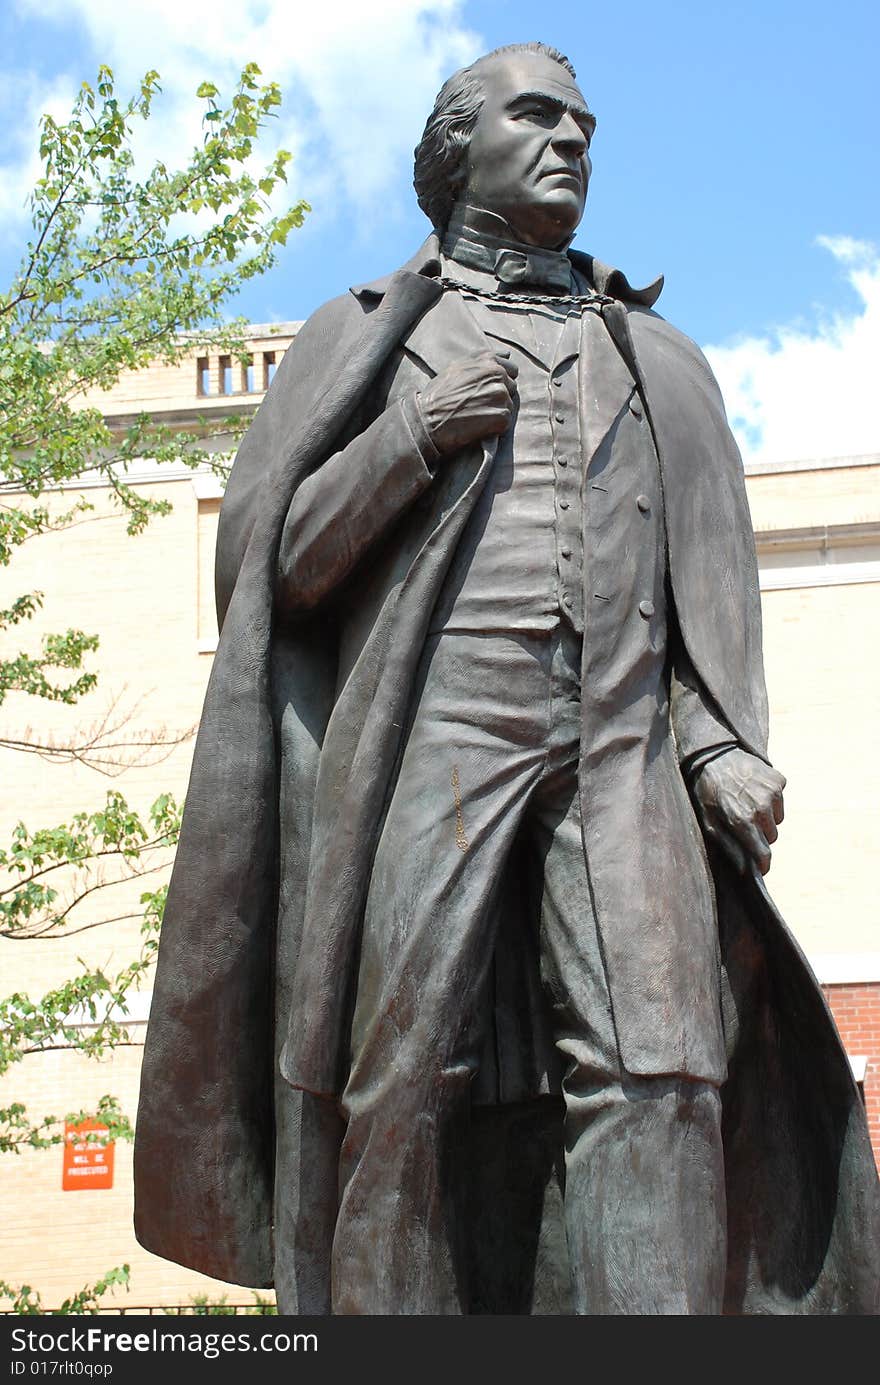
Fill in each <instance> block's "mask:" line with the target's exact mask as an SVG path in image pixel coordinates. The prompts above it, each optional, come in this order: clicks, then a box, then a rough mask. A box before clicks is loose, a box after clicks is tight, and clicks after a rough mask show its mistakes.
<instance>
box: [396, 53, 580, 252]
mask: <svg viewBox="0 0 880 1385" xmlns="http://www.w3.org/2000/svg"><path fill="white" fill-rule="evenodd" d="M503 53H540V54H542V55H543V56H544V57H545V58H550V59H552V61H553V62H557V63H559V65H560V67H564V68H565V70H566V72H567V73H569V75H570V76H571V77H573V78H575V79H576V78H577V73H576V72H575V70H574V68H573V67H572V65H571V63H570V62H569V60H568V58H567V57H566V56H565V54H564V53H560V51H559V49H558V48H551V47H550V45H549V44H546V43H538V42H532V43H508V44H505V45H504V47H503V48H494V49H493V50H492V52H491V53H486V54H484V55H483V57H481V58H477V60H476V62H473V63H471V64H470V66H469V67H462V68H460V69H459V70H458V72H454V73H453V74H452V76H451V77H450V78H449V80H448V81H446V82H444V83H443V86H442V87H441V88H440V91H439V93H438V95H437V100H436V101H435V102H434V109H433V110H432V112H431V114H430V115H429V117H428V121H427V124H426V125H425V130H424V133H423V135H422V138H421V140H420V141H419V144H418V145H417V146H416V150H415V170H414V176H413V187H414V188H415V190H416V196H417V197H418V201H419V206H420V207H421V209H422V211H423V212H424V213H425V215H426V216H427V217H428V219H429V221H430V222H431V223H432V225H433V226H434V227H435V229H436V230H437V231H439V232H441V234H442V232H443V231H444V230H445V229H446V224H447V222H448V221H449V216H450V213H451V212H452V208H453V207H454V206H455V203H456V200H457V198H458V194H459V190H460V188H461V185H462V182H463V180H464V156H465V154H466V152H467V147H468V145H469V144H470V138H471V135H472V134H473V131H474V127H475V125H476V123H477V117H478V116H479V114H480V111H481V110H482V107H483V101H484V100H485V94H484V92H483V85H482V82H481V81H480V66H481V65H482V64H483V63H485V62H487V61H488V60H489V59H490V58H497V57H500V56H501V55H502V54H503Z"/></svg>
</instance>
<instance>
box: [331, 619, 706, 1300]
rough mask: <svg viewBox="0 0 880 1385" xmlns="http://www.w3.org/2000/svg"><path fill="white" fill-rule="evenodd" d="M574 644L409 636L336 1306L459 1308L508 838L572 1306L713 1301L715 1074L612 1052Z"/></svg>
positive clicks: (377, 880) (351, 1108)
mask: <svg viewBox="0 0 880 1385" xmlns="http://www.w3.org/2000/svg"><path fill="white" fill-rule="evenodd" d="M580 667H581V638H580V637H579V636H578V635H576V634H575V633H574V632H573V631H572V630H571V629H570V628H569V627H568V626H566V625H565V624H564V623H560V624H559V625H558V626H557V628H556V629H555V630H553V631H550V632H546V633H544V632H542V633H540V634H535V635H530V634H522V635H519V634H517V635H513V634H494V633H487V634H485V635H484V634H471V633H456V632H445V633H443V634H440V635H437V636H433V637H432V638H431V639H430V640H429V642H428V645H427V647H426V651H425V656H424V658H423V662H422V669H421V674H420V690H419V691H418V694H417V698H416V701H415V703H414V705H415V711H414V716H413V721H412V724H411V727H410V730H409V735H408V738H407V740H406V746H405V750H404V753H403V756H402V759H401V763H400V767H399V773H398V776H397V779H396V784H395V788H394V791H393V795H392V797H391V800H390V803H389V804H388V808H387V812H386V816H385V821H384V824H383V826H382V829H381V835H380V838H379V842H378V846H377V851H376V856H375V861H374V867H373V872H372V876H371V884H370V889H369V895H368V899H367V904H366V910H365V918H364V930H363V941H362V952H361V962H360V971H359V977H358V986H357V997H356V1002H355V1007H354V1015H353V1022H352V1041H351V1069H350V1076H349V1080H348V1083H347V1086H346V1088H345V1091H344V1093H343V1096H342V1103H341V1105H342V1113H343V1116H344V1118H345V1121H346V1122H347V1124H346V1133H345V1137H344V1141H343V1146H342V1155H341V1160H340V1167H339V1209H338V1216H337V1221H336V1229H335V1235H334V1240H333V1251H332V1311H333V1313H336V1314H355V1313H364V1314H461V1313H467V1312H469V1311H470V1302H471V1300H470V1296H469V1292H470V1291H469V1285H468V1282H467V1273H466V1267H464V1261H465V1259H466V1257H465V1256H464V1255H463V1251H462V1242H463V1236H464V1235H465V1234H466V1227H464V1226H463V1225H462V1217H463V1215H465V1213H464V1212H463V1207H462V1200H461V1197H460V1188H459V1186H458V1176H457V1168H456V1161H457V1152H458V1151H460V1150H461V1148H462V1147H463V1143H464V1142H465V1141H466V1131H467V1125H468V1122H469V1120H470V1105H471V1103H470V1091H469V1088H470V1084H471V1082H472V1079H473V1077H474V1073H475V1070H476V1066H477V1062H478V1055H479V1050H480V1038H481V1027H480V1026H481V1014H483V1013H484V1012H485V1005H482V1006H481V1000H482V999H483V997H484V994H485V988H486V981H487V975H488V970H489V966H490V963H491V959H492V955H493V948H494V945H495V932H494V930H495V923H494V920H495V918H496V917H497V911H495V910H494V909H493V905H494V904H495V902H496V900H497V897H498V891H499V884H500V882H501V880H502V879H503V877H504V872H505V869H506V868H507V867H509V864H510V861H511V858H512V855H513V854H514V853H519V854H522V853H525V856H526V857H527V860H526V861H525V862H523V864H525V865H526V866H527V867H528V872H527V873H528V878H529V880H530V881H531V882H532V883H531V889H532V891H533V895H534V901H533V902H534V908H533V910H532V912H533V914H534V918H535V921H536V925H535V926H536V927H537V928H538V929H539V934H540V936H539V955H540V966H541V982H542V987H543V991H544V994H545V996H546V1000H547V1005H548V1007H549V1011H550V1014H551V1017H552V1032H553V1038H554V1042H555V1044H556V1047H557V1049H558V1050H559V1052H560V1054H561V1055H562V1059H563V1063H564V1079H563V1098H564V1145H565V1157H564V1178H563V1181H564V1208H565V1234H566V1241H567V1253H568V1265H569V1274H570V1278H571V1303H572V1305H573V1309H574V1311H575V1312H577V1313H583V1314H615V1313H621V1314H691V1313H709V1314H712V1313H720V1311H721V1303H722V1291H723V1280H724V1270H725V1255H726V1245H725V1220H726V1217H725V1203H724V1167H723V1153H722V1144H721V1130H720V1120H721V1110H720V1098H719V1093H718V1090H717V1088H715V1087H714V1086H713V1085H712V1084H710V1083H707V1082H699V1081H694V1080H691V1079H687V1078H683V1077H681V1076H680V1075H676V1074H675V1073H658V1074H657V1075H656V1076H650V1077H634V1076H632V1075H630V1074H628V1073H627V1072H626V1071H624V1069H623V1068H622V1066H621V1063H620V1059H619V1055H618V1048H617V1042H616V1037H615V1029H614V1014H613V1004H612V998H611V996H610V995H609V991H608V986H607V983H606V979H605V972H604V967H603V964H602V949H601V938H600V936H599V932H598V930H597V925H596V919H595V915H594V912H593V909H592V906H591V902H590V887H589V877H588V871H587V864H586V860H585V855H584V847H583V840H582V832H581V817H580V795H579V786H578V761H579V744H580V723H581V709H580Z"/></svg>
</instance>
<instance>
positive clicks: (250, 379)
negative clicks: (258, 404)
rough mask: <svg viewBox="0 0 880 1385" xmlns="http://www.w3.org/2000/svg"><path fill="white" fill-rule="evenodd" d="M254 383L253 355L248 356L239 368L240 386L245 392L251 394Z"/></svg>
mask: <svg viewBox="0 0 880 1385" xmlns="http://www.w3.org/2000/svg"><path fill="white" fill-rule="evenodd" d="M255 383H256V382H255V380H254V358H253V356H248V358H247V360H246V361H245V362H244V364H243V366H242V368H241V387H242V389H243V390H244V391H245V392H246V393H247V394H253V392H254V389H255Z"/></svg>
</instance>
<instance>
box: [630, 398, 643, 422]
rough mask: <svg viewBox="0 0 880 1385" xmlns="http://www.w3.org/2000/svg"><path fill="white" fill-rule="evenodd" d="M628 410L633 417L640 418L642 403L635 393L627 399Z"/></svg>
mask: <svg viewBox="0 0 880 1385" xmlns="http://www.w3.org/2000/svg"><path fill="white" fill-rule="evenodd" d="M629 411H630V413H631V414H632V416H633V418H641V416H642V405H641V402H640V400H639V399H638V398H637V397H636V395H633V397H632V399H631V400H630V401H629Z"/></svg>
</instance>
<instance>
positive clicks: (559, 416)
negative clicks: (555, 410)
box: [556, 414, 565, 423]
mask: <svg viewBox="0 0 880 1385" xmlns="http://www.w3.org/2000/svg"><path fill="white" fill-rule="evenodd" d="M556 422H557V423H564V422H565V414H557V415H556Z"/></svg>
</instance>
